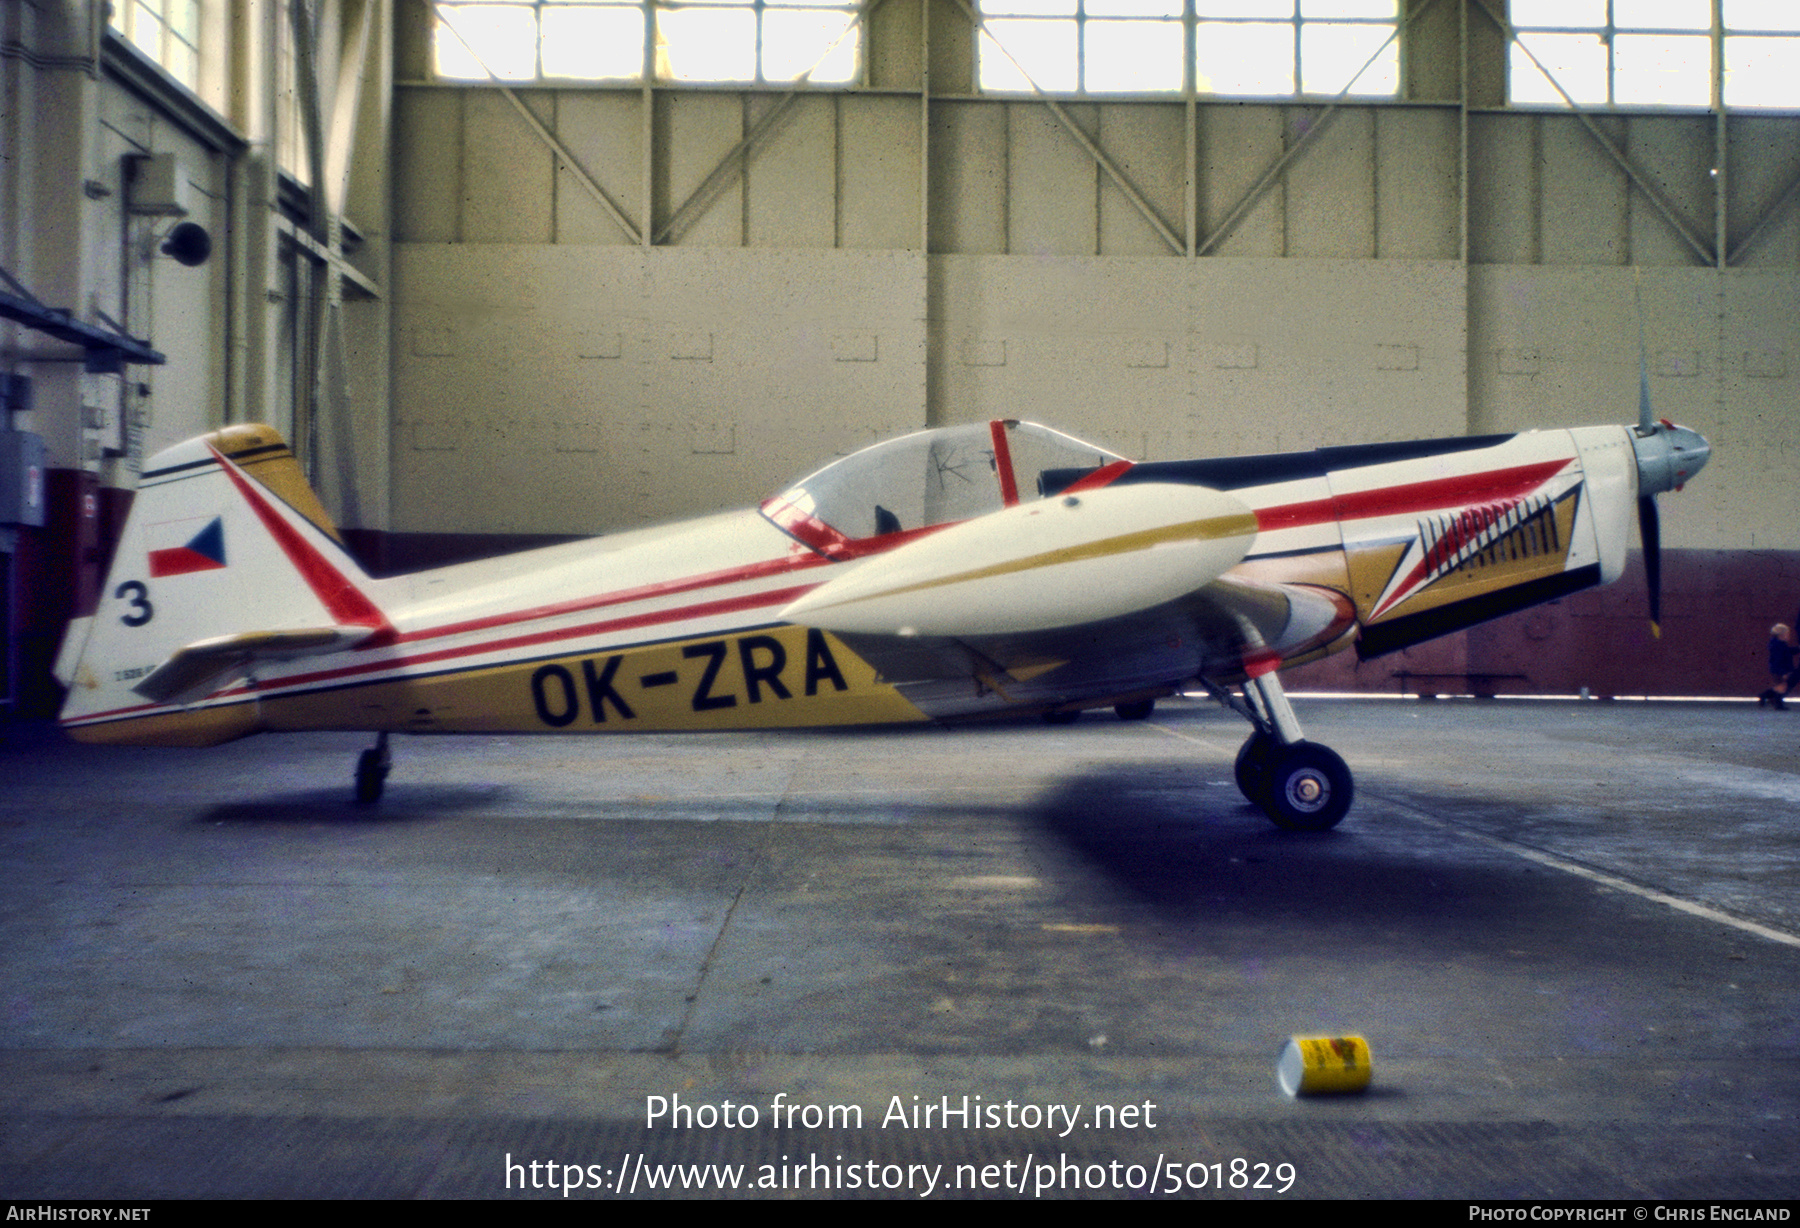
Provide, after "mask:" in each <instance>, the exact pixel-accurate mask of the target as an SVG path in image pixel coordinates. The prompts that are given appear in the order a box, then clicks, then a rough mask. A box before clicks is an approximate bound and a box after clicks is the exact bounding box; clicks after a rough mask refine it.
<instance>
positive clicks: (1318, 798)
mask: <svg viewBox="0 0 1800 1228" xmlns="http://www.w3.org/2000/svg"><path fill="white" fill-rule="evenodd" d="M1264 736H1266V735H1263V734H1254V735H1252V736H1251V739H1250V742H1246V743H1245V744H1244V746H1245V749H1246V750H1247V749H1249V747H1250V744H1251V743H1252V742H1255V741H1256V739H1257V738H1259V737H1264ZM1270 741H1271V742H1273V739H1270ZM1238 758H1239V762H1240V763H1242V761H1243V758H1244V754H1243V751H1240V752H1239V753H1238ZM1239 785H1240V787H1242V777H1241V775H1240V779H1239ZM1266 789H1267V791H1266V792H1265V793H1264V794H1263V796H1262V797H1260V798H1253V799H1252V800H1253V801H1256V802H1257V803H1258V804H1259V805H1261V806H1262V808H1263V812H1264V813H1265V814H1267V815H1268V816H1269V819H1270V821H1271V822H1273V823H1274V824H1275V826H1277V827H1279V828H1281V829H1282V830H1284V831H1330V830H1331V829H1332V828H1333V827H1336V826H1337V825H1338V823H1339V822H1340V821H1341V820H1342V819H1343V817H1344V816H1345V815H1346V814H1348V813H1349V812H1350V803H1351V801H1352V800H1353V799H1354V796H1355V793H1356V787H1355V785H1354V783H1353V782H1352V781H1351V779H1350V769H1349V768H1348V767H1347V766H1345V764H1344V761H1343V760H1342V759H1341V758H1339V757H1338V754H1337V752H1336V751H1334V750H1332V749H1330V748H1329V747H1325V746H1320V745H1318V744H1317V743H1315V742H1294V743H1292V744H1290V745H1287V746H1273V747H1272V749H1271V755H1270V759H1269V774H1268V781H1267V785H1266Z"/></svg>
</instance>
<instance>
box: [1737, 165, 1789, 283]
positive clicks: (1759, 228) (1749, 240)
mask: <svg viewBox="0 0 1800 1228" xmlns="http://www.w3.org/2000/svg"><path fill="white" fill-rule="evenodd" d="M1796 197H1800V176H1796V177H1795V178H1794V179H1793V181H1792V182H1790V183H1789V184H1788V185H1787V187H1785V188H1783V189H1782V191H1781V194H1780V195H1779V196H1777V197H1776V198H1775V203H1774V204H1772V205H1770V206H1769V207H1768V208H1767V209H1764V210H1763V212H1762V216H1761V217H1759V218H1758V219H1757V220H1756V225H1754V226H1752V227H1751V228H1750V232H1749V233H1748V234H1746V235H1745V236H1744V237H1743V238H1741V239H1739V240H1738V242H1737V246H1736V247H1734V248H1732V249H1731V252H1730V254H1728V255H1727V256H1726V257H1725V263H1726V264H1727V265H1734V264H1736V263H1737V262H1738V261H1739V260H1741V259H1743V257H1744V254H1745V253H1746V252H1748V251H1749V250H1750V249H1751V248H1752V247H1754V246H1756V244H1757V243H1758V242H1760V241H1761V239H1762V237H1763V235H1764V234H1766V233H1768V230H1769V228H1770V227H1771V226H1773V225H1774V224H1775V223H1776V222H1777V221H1779V220H1780V219H1781V215H1782V214H1783V213H1785V212H1787V209H1788V206H1789V205H1792V204H1793V203H1794V200H1795V198H1796Z"/></svg>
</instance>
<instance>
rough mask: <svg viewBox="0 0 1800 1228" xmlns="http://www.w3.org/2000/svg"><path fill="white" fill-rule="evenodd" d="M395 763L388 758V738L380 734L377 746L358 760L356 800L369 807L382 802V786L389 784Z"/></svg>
mask: <svg viewBox="0 0 1800 1228" xmlns="http://www.w3.org/2000/svg"><path fill="white" fill-rule="evenodd" d="M392 766H393V761H392V760H391V759H390V758H389V757H388V736H387V734H385V733H383V734H378V735H376V738H375V745H373V746H371V747H369V749H368V750H365V751H364V752H363V753H362V754H361V755H359V756H357V759H356V800H357V802H358V803H359V804H361V805H364V806H368V805H372V804H373V803H375V802H378V801H380V800H381V789H382V786H383V785H385V784H386V783H387V775H388V769H389V768H391V767H392Z"/></svg>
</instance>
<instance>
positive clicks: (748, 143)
mask: <svg viewBox="0 0 1800 1228" xmlns="http://www.w3.org/2000/svg"><path fill="white" fill-rule="evenodd" d="M882 2H883V0H869V3H868V4H866V5H865V6H864V7H863V8H861V9H859V10H857V13H856V16H855V17H853V18H851V19H850V24H849V25H847V26H845V27H844V32H843V33H842V34H840V35H838V36H837V38H835V39H833V40H832V43H831V46H829V47H827V48H825V51H824V53H823V54H821V55H820V56H819V58H818V59H817V60H815V61H814V62H813V66H812V68H809V69H807V70H806V71H805V72H803V73H801V74H800V76H799V78H798V79H797V80H796V82H795V88H794V89H791V90H789V91H788V92H787V93H785V94H783V95H782V96H781V99H780V101H778V102H777V103H776V104H775V105H774V106H772V107H770V108H769V110H768V111H767V112H766V113H764V115H763V117H762V118H761V119H759V120H757V121H756V123H755V124H753V125H752V126H751V128H750V131H749V133H748V134H746V135H745V137H744V139H743V140H741V141H739V142H738V143H737V144H736V145H734V146H732V149H731V152H730V153H728V154H726V155H725V156H724V157H723V158H721V159H719V162H718V164H717V165H716V166H714V167H713V168H712V171H711V172H710V173H709V174H708V175H707V176H706V178H704V179H702V180H701V181H700V186H699V187H697V188H695V189H694V190H693V191H692V192H691V193H689V194H688V198H687V199H686V200H684V201H682V202H681V205H680V206H679V207H678V208H677V209H676V210H675V212H673V213H671V214H670V215H669V220H668V221H667V222H665V223H663V225H662V227H661V228H660V229H658V230H657V231H656V234H655V238H654V239H653V240H652V242H654V243H661V242H663V241H665V240H666V239H668V237H669V236H670V235H672V234H674V233H675V232H676V231H677V230H679V229H681V228H682V226H683V225H684V224H685V223H686V222H687V221H689V220H690V215H692V216H698V215H699V214H701V213H704V212H705V211H706V210H707V208H708V207H710V206H711V204H712V202H713V201H714V200H716V199H718V196H719V193H721V192H723V191H724V190H725V189H726V188H727V187H729V186H730V185H731V183H732V181H733V180H734V179H735V178H737V176H739V175H741V174H743V171H744V167H746V166H748V165H749V164H750V152H751V150H753V149H754V148H755V147H756V146H757V145H758V144H760V143H761V142H762V140H763V139H764V138H765V137H767V136H768V135H769V133H770V132H772V131H773V130H774V128H775V125H776V124H777V123H778V122H780V120H781V117H782V116H784V115H786V114H787V112H788V109H789V108H790V107H792V106H793V105H794V101H795V100H796V99H797V98H799V97H800V95H801V94H803V93H805V92H806V91H805V90H803V89H801V88H800V87H801V86H804V85H805V84H806V83H807V81H808V80H809V79H810V78H811V77H812V71H813V68H817V67H818V66H819V65H820V64H822V63H824V61H825V57H826V56H828V55H830V54H831V53H832V52H833V51H836V50H837V48H838V44H839V43H841V42H843V41H844V40H845V39H846V38H849V37H850V33H851V31H853V30H855V29H856V28H857V27H858V26H860V25H862V24H863V23H864V22H865V21H866V20H867V19H868V17H869V15H870V14H871V13H873V12H874V11H875V10H876V9H878V8H880V7H881V5H882Z"/></svg>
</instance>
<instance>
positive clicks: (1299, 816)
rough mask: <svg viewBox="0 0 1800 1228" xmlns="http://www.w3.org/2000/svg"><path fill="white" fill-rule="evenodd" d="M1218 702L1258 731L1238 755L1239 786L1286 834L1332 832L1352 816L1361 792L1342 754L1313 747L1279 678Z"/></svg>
mask: <svg viewBox="0 0 1800 1228" xmlns="http://www.w3.org/2000/svg"><path fill="white" fill-rule="evenodd" d="M1211 689H1212V691H1213V696H1214V698H1216V699H1218V700H1219V702H1220V703H1223V704H1225V705H1226V706H1227V707H1229V708H1231V709H1232V710H1234V711H1236V712H1237V713H1238V714H1239V715H1240V716H1243V717H1244V718H1245V719H1246V720H1248V721H1249V722H1250V724H1251V725H1252V726H1254V729H1253V731H1252V732H1251V734H1250V736H1249V737H1248V738H1246V739H1245V740H1244V745H1243V746H1242V747H1241V748H1240V749H1239V750H1238V755H1237V766H1236V772H1237V786H1238V789H1239V790H1240V791H1241V792H1242V793H1243V795H1244V796H1245V797H1246V798H1248V799H1249V800H1250V801H1252V802H1254V803H1255V804H1256V805H1257V806H1259V807H1261V808H1262V811H1263V813H1264V814H1266V815H1268V816H1269V819H1270V821H1271V822H1273V823H1274V824H1275V826H1277V827H1279V828H1282V829H1283V830H1285V831H1329V830H1330V829H1331V828H1333V827H1336V826H1337V825H1338V823H1339V822H1340V821H1342V819H1343V817H1344V816H1345V815H1346V814H1348V813H1349V811H1350V803H1351V801H1352V800H1353V799H1354V797H1355V793H1356V787H1355V784H1354V782H1353V781H1352V780H1351V778H1350V769H1349V768H1348V767H1346V766H1345V764H1344V761H1343V760H1342V759H1341V758H1339V757H1338V755H1337V752H1335V751H1333V750H1332V749H1331V748H1329V747H1326V746H1320V745H1319V744H1318V743H1316V742H1308V741H1307V740H1306V738H1305V735H1303V734H1302V733H1301V731H1300V722H1299V721H1298V720H1297V719H1295V717H1294V709H1293V707H1292V706H1291V705H1290V704H1289V703H1288V700H1287V693H1286V692H1285V691H1283V690H1282V689H1281V681H1280V679H1278V678H1277V677H1276V676H1275V675H1274V674H1273V673H1268V674H1264V675H1262V676H1261V677H1259V678H1250V679H1247V680H1245V682H1244V698H1243V699H1242V700H1239V699H1238V698H1237V697H1236V696H1234V695H1232V694H1231V693H1230V692H1229V691H1223V690H1220V689H1219V688H1211Z"/></svg>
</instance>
